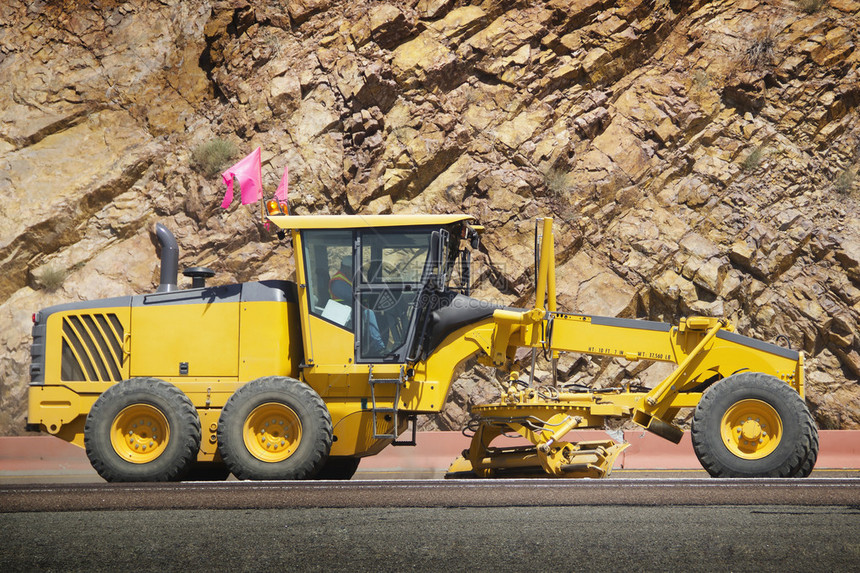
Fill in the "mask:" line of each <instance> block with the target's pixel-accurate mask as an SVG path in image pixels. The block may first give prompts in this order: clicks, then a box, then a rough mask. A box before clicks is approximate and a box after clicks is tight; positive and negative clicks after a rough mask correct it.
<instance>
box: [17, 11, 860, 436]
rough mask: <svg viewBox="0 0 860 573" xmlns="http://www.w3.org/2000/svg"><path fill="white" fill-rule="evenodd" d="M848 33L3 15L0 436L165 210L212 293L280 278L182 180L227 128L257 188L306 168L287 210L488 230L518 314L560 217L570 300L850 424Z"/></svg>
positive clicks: (490, 275) (808, 26) (437, 18)
mask: <svg viewBox="0 0 860 573" xmlns="http://www.w3.org/2000/svg"><path fill="white" fill-rule="evenodd" d="M810 11H811V12H812V13H807V12H810ZM858 44H860V3H858V2H856V1H854V0H831V1H830V2H829V3H825V4H824V5H823V6H821V7H820V9H818V10H811V9H807V11H803V10H801V7H800V5H795V4H794V3H793V2H782V3H769V2H753V1H751V0H740V1H731V0H730V1H713V2H711V1H706V0H694V1H692V2H686V1H679V2H656V3H654V2H645V1H644V0H630V1H626V0H625V1H621V2H606V1H603V0H574V1H570V0H564V1H562V0H546V1H534V2H525V1H515V0H485V1H483V2H474V3H466V2H462V1H459V0H404V1H391V2H388V3H380V2H369V1H365V0H357V1H355V2H332V1H329V0H299V1H297V0H281V1H278V2H268V3H251V2H246V1H243V0H229V1H215V2H211V1H204V0H187V1H182V2H180V1H178V0H164V1H161V2H155V1H151V0H135V1H130V2H124V3H120V2H97V3H87V4H80V3H77V2H71V1H68V2H23V1H18V0H9V1H7V2H4V3H3V6H2V7H0V78H3V81H2V82H0V198H2V201H0V221H2V225H0V271H2V272H0V433H5V434H9V433H19V432H20V431H21V430H22V428H23V417H24V412H25V404H26V384H27V381H28V363H29V344H30V338H29V332H30V315H31V313H32V312H33V311H35V310H37V309H38V308H41V307H44V306H47V305H50V304H55V303H60V302H68V301H76V300H87V299H93V298H99V297H105V296H115V295H120V294H128V293H135V292H147V291H151V290H153V289H154V287H155V284H156V283H157V276H156V273H157V266H158V263H157V257H156V255H155V252H154V243H155V241H154V237H153V234H152V227H153V223H154V222H155V221H156V220H160V221H163V222H164V223H165V224H167V225H168V226H169V227H170V228H172V229H173V230H174V232H175V233H176V236H177V239H178V241H179V245H180V252H181V258H182V260H181V261H180V264H181V265H183V266H198V265H199V266H208V267H211V268H213V269H215V270H216V271H217V273H218V274H217V276H216V278H215V280H216V281H217V282H218V283H228V282H234V281H243V280H249V279H259V278H275V277H283V276H289V274H290V272H291V264H292V263H291V253H290V251H289V248H287V247H283V246H281V245H280V244H279V243H277V242H276V241H275V239H274V237H273V236H271V235H270V234H269V233H268V232H266V231H265V230H264V229H263V227H262V225H261V224H260V223H259V222H258V219H259V217H258V215H257V211H256V209H254V208H252V207H236V206H234V207H233V208H231V209H229V210H227V211H222V210H221V209H220V207H219V203H220V198H221V194H222V193H223V189H222V188H221V186H220V185H219V181H218V177H217V176H215V177H210V178H206V177H204V176H203V175H201V174H200V173H198V171H197V170H195V169H194V168H192V167H191V165H192V162H191V154H192V152H193V151H194V150H195V149H197V148H198V147H199V146H200V145H201V144H204V143H207V142H210V141H212V140H214V139H216V138H220V139H223V140H227V141H229V142H231V143H232V144H233V145H234V147H235V148H236V149H237V150H238V154H240V155H244V154H245V153H248V152H250V151H251V150H253V149H254V148H256V147H257V146H261V147H262V148H263V150H264V155H263V159H264V185H265V186H266V187H267V190H268V191H269V192H273V191H274V188H275V186H276V185H277V181H278V179H279V177H280V173H281V170H282V169H283V166H284V165H289V168H290V174H291V181H290V205H291V209H292V211H293V212H294V213H299V214H306V213H407V212H460V211H465V212H468V213H471V214H474V215H475V216H476V217H478V219H479V220H481V221H482V222H483V223H484V224H485V225H486V233H485V237H484V242H483V246H482V251H481V254H480V256H479V257H478V260H477V261H476V267H477V268H476V271H475V272H474V273H473V276H474V277H475V279H476V281H477V284H476V296H479V297H483V298H491V299H493V300H496V301H498V302H501V303H504V304H514V305H528V304H530V302H531V301H530V297H532V296H533V294H532V293H533V285H532V282H533V280H532V277H533V274H534V268H533V267H534V265H533V247H532V245H533V229H534V222H533V220H534V218H535V217H540V216H544V215H552V216H554V217H555V219H556V231H555V233H556V234H555V236H556V244H557V252H558V261H559V265H560V268H559V272H558V277H559V285H558V291H559V293H560V296H559V300H560V305H561V307H562V308H564V309H566V310H569V311H573V312H586V313H594V314H608V315H613V316H624V317H642V318H650V319H656V320H667V321H676V320H677V319H678V318H679V317H681V316H685V315H689V314H704V315H715V316H716V315H719V316H726V317H728V318H730V319H731V320H733V321H734V322H735V323H736V324H737V325H738V327H739V330H740V331H741V332H742V333H744V334H748V335H752V336H756V337H759V338H763V339H766V340H774V339H776V338H777V337H778V336H780V335H783V336H785V337H787V338H788V340H789V341H790V343H791V345H792V346H793V347H794V348H800V349H802V350H804V351H805V352H806V353H807V372H808V380H807V393H808V400H809V403H810V405H811V407H812V410H813V413H814V415H815V417H816V419H817V421H818V423H819V425H820V426H821V427H824V428H858V427H860V387H858V380H860V339H858V335H857V333H858V321H860V227H858V223H857V220H858V219H857V214H858V204H857V198H858V195H860V178H858V175H857V173H858V167H860V111H858V105H860V77H858V72H860V49H858ZM236 158H238V157H236ZM217 167H218V166H217V165H216V168H217ZM225 167H226V165H225ZM524 361H525V362H526V363H527V362H528V357H524ZM661 368H663V367H661V366H655V367H651V368H644V365H642V364H639V363H625V362H624V361H617V360H599V359H594V360H593V359H587V358H583V357H566V358H565V359H564V360H563V361H562V363H561V376H562V378H563V379H572V380H576V381H586V380H593V382H592V383H594V384H598V385H603V386H606V385H616V384H618V383H620V382H623V381H630V380H631V379H638V380H639V382H641V383H643V384H646V385H651V384H653V383H654V381H655V380H659V379H660V378H662V377H663V376H665V375H666V373H665V372H664V370H661ZM542 370H545V365H543V364H540V365H539V372H541V371H542ZM544 374H545V373H544ZM492 378H493V374H492V372H487V371H484V370H481V371H479V372H477V373H473V374H471V375H467V376H465V377H462V378H460V380H459V381H458V382H457V384H456V385H455V389H456V395H455V396H454V397H453V399H452V400H451V406H450V408H449V409H448V410H446V412H445V413H444V414H443V415H442V416H440V417H438V418H436V419H434V420H432V421H429V422H426V423H427V425H428V427H440V428H452V427H453V428H458V427H460V426H462V424H463V422H464V420H465V419H466V418H467V417H468V404H469V403H470V400H471V399H473V398H474V399H477V400H480V399H485V398H487V397H490V396H492V393H493V391H494V386H493V383H492Z"/></svg>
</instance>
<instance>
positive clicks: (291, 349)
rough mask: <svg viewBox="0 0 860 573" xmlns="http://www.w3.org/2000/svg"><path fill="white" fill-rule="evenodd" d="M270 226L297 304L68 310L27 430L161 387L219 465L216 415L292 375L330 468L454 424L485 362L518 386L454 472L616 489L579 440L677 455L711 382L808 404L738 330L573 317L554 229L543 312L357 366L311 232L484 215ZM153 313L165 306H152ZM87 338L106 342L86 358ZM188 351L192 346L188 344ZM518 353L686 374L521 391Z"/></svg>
mask: <svg viewBox="0 0 860 573" xmlns="http://www.w3.org/2000/svg"><path fill="white" fill-rule="evenodd" d="M269 219H270V221H271V222H272V223H274V224H275V225H277V226H278V227H279V228H281V229H284V230H288V231H290V233H291V239H292V244H293V249H294V253H295V259H296V281H295V282H296V286H297V299H296V300H295V301H289V300H287V301H285V300H245V298H242V297H244V295H242V297H239V295H235V296H233V295H231V294H230V293H226V291H225V293H226V294H225V295H224V297H225V298H224V299H223V300H224V301H226V302H220V303H218V304H210V303H206V304H182V300H183V298H182V297H183V293H185V292H186V291H181V290H180V291H175V292H173V293H161V294H153V295H142V297H143V298H142V299H140V300H138V299H137V298H135V299H133V300H132V303H131V304H127V302H126V301H125V300H123V301H119V302H118V303H117V304H115V305H111V304H110V302H109V301H108V302H106V303H104V305H103V306H96V307H95V310H94V311H92V312H91V313H89V312H88V313H84V314H86V316H84V317H83V318H80V317H81V316H83V315H82V311H81V308H80V306H79V305H71V306H72V308H69V309H68V310H63V309H59V310H55V311H53V312H52V313H51V314H50V316H48V318H47V320H46V321H45V324H44V326H43V327H42V328H44V333H45V334H44V335H43V339H44V341H45V343H44V356H45V358H44V373H43V375H44V380H43V381H42V382H41V383H34V384H31V387H30V393H29V417H28V418H29V423H30V424H32V425H34V426H38V427H40V428H41V429H43V430H44V431H47V432H48V433H51V434H53V435H56V436H58V437H60V438H62V439H64V440H66V441H69V442H72V443H74V444H76V445H78V446H81V447H83V446H84V441H85V440H84V438H85V435H84V434H85V422H86V418H87V414H88V412H89V411H90V410H91V408H92V407H93V405H94V404H95V403H96V401H97V399H98V398H99V396H100V395H101V394H102V393H103V392H105V391H106V390H107V389H108V388H110V387H111V386H112V385H114V384H116V383H117V382H119V381H121V380H126V379H129V378H135V377H140V376H150V377H157V378H159V379H161V380H163V381H165V382H167V383H169V384H171V385H174V386H176V387H177V388H178V389H179V390H180V391H181V392H182V393H183V394H184V395H185V396H187V398H188V399H189V400H190V402H191V403H192V404H193V407H194V409H195V410H196V412H197V415H198V416H199V419H200V427H201V430H202V437H201V440H200V448H199V452H198V454H197V461H198V462H217V461H219V460H220V457H219V449H218V446H219V444H218V432H217V430H218V423H219V417H220V415H221V411H222V409H223V408H224V406H225V403H226V402H227V401H228V399H229V398H230V397H231V396H232V395H233V394H234V393H235V392H236V391H237V390H238V389H239V388H240V387H241V386H242V385H243V384H245V383H247V382H249V381H251V380H255V379H259V378H262V377H266V376H284V377H293V378H297V379H299V380H301V381H303V382H304V383H306V384H307V385H308V386H310V387H311V388H312V389H313V390H314V391H315V392H316V393H317V394H318V395H319V396H320V397H321V398H322V400H323V401H324V402H325V407H326V408H327V409H328V412H329V414H330V417H331V424H332V434H333V436H334V441H333V442H332V444H331V450H330V452H329V455H330V456H333V457H345V458H348V457H355V458H358V457H363V456H368V455H373V454H375V453H378V452H379V451H380V450H381V449H382V448H384V447H386V446H387V445H389V444H391V443H392V442H396V440H397V436H398V435H400V434H401V433H402V432H404V431H405V430H406V429H407V424H408V421H409V420H410V419H414V416H415V415H417V414H422V413H433V412H439V411H441V410H442V408H443V406H444V404H445V402H446V400H447V397H448V394H449V391H450V388H451V384H452V382H453V377H454V373H455V372H457V371H458V370H459V366H460V365H461V364H463V363H464V362H465V361H466V360H468V359H469V358H471V357H474V356H478V360H479V362H480V363H482V364H484V365H487V366H492V367H495V368H497V369H499V370H502V371H505V372H506V373H507V375H506V378H505V380H506V381H505V382H504V383H503V389H502V395H501V399H500V400H499V401H498V402H496V403H492V404H484V405H479V406H475V407H474V408H473V413H474V414H476V415H477V417H478V419H477V421H476V423H475V425H474V426H473V430H474V431H475V433H474V437H473V440H472V445H471V447H470V448H469V450H467V451H466V452H464V456H463V457H462V458H461V459H460V460H458V461H457V462H455V464H454V465H453V466H452V468H451V472H452V473H454V474H457V473H464V472H470V473H472V474H475V475H479V476H493V475H503V474H505V473H513V474H523V473H524V474H528V473H530V472H535V471H537V472H540V473H541V474H543V475H551V476H565V477H603V476H605V475H608V474H609V472H610V471H611V468H612V464H613V462H614V460H615V458H616V457H617V456H618V454H619V453H620V452H621V451H622V450H623V449H624V447H625V445H624V444H617V443H615V442H613V441H612V440H605V441H600V442H588V443H584V442H580V443H571V442H566V441H564V438H565V436H566V435H567V434H568V433H569V432H570V431H572V430H575V429H579V428H603V427H604V426H605V422H606V420H607V419H609V418H629V419H632V420H633V421H634V422H635V423H636V424H639V425H640V426H642V427H644V428H646V429H648V430H649V431H652V432H654V433H657V434H658V435H661V436H663V437H665V438H667V439H669V440H672V441H675V442H677V441H679V440H680V437H681V435H682V432H683V431H682V429H681V428H680V427H678V426H677V425H676V424H675V422H674V420H675V418H676V416H677V414H678V412H679V411H680V410H681V409H684V408H695V407H696V406H697V405H698V404H699V402H700V401H701V400H702V396H703V393H702V391H703V389H704V388H706V387H707V386H708V382H709V381H714V380H719V379H724V378H728V377H730V376H732V375H733V374H737V373H739V372H745V371H751V372H757V373H764V374H767V375H770V376H773V377H775V378H778V379H779V380H782V381H783V382H785V383H786V384H787V385H788V386H790V387H792V388H793V389H794V390H796V392H797V393H798V395H799V396H800V397H801V398H802V397H803V396H804V379H803V354H802V353H798V352H790V351H785V349H781V348H780V347H778V346H775V345H772V344H768V343H761V342H758V341H754V340H753V339H750V338H747V337H743V336H740V335H738V334H736V333H735V332H734V327H733V326H732V324H731V323H730V322H728V321H727V320H724V319H719V318H708V317H690V318H687V319H685V320H682V321H681V322H680V324H679V325H677V326H669V325H664V324H662V323H655V322H648V321H641V320H632V319H618V318H612V317H597V316H587V315H578V314H571V313H566V312H560V311H559V310H558V309H557V305H556V282H555V255H554V246H553V235H552V220H551V219H549V218H547V219H543V220H542V226H541V233H540V234H541V241H540V248H539V263H538V265H537V280H536V301H535V306H534V308H532V309H530V310H511V309H504V308H497V309H496V310H494V311H493V312H492V314H491V315H488V316H487V317H486V318H483V319H481V320H479V321H477V322H474V323H472V324H468V325H465V326H462V327H461V328H458V329H456V330H455V331H454V332H451V333H450V334H448V335H447V336H446V337H445V338H444V339H443V340H442V341H441V343H439V344H438V345H437V346H436V347H435V348H434V349H433V350H432V352H430V353H429V354H428V355H427V356H423V357H421V358H419V359H417V360H415V361H413V362H409V363H405V364H404V363H397V364H385V363H379V364H366V363H356V362H355V361H354V360H353V356H354V348H355V335H354V334H353V333H351V332H348V331H347V330H344V329H342V328H338V327H337V326H336V325H333V324H331V323H329V322H326V321H325V320H322V319H320V318H319V317H317V316H314V315H313V314H311V313H310V312H309V303H308V293H307V288H306V285H307V284H308V280H307V279H308V277H306V276H305V272H306V271H305V269H306V266H305V261H304V260H303V257H304V254H303V249H302V240H303V233H302V232H303V231H304V230H307V229H335V228H338V229H356V228H371V229H372V228H381V227H392V228H397V227H404V226H409V225H423V226H429V225H436V226H444V225H450V224H453V223H463V224H466V225H468V224H470V222H471V217H469V216H466V215H432V216H367V217H365V216H315V217H295V216H285V215H275V216H270V217H269ZM240 286H241V285H240ZM224 288H226V287H224ZM230 296H233V298H230ZM147 297H149V299H147ZM170 297H173V299H171V298H170ZM264 298H265V297H264ZM150 299H151V301H150V302H152V305H151V306H147V304H148V302H147V301H148V300H150ZM174 299H175V300H174ZM234 299H235V300H234ZM156 303H157V304H156ZM159 305H160V306H159ZM34 333H35V330H34ZM77 339H88V340H95V341H96V342H98V344H89V345H87V344H81V343H77V344H75V341H76V340H77ZM189 340H193V344H192V343H185V342H182V341H189ZM102 341H105V342H102ZM520 348H531V349H534V351H543V352H544V353H545V355H546V356H547V357H548V358H549V359H550V360H551V362H552V365H553V369H554V368H555V364H556V362H557V359H558V357H559V353H560V352H574V353H583V354H591V355H599V356H610V357H619V358H623V359H625V360H628V361H638V360H646V361H661V362H668V363H674V364H676V365H677V367H676V368H675V370H674V371H673V372H672V373H671V374H670V375H669V376H667V377H666V378H665V379H664V380H663V381H662V382H660V383H659V384H657V385H656V386H655V387H654V388H652V389H650V390H648V391H634V390H631V388H630V387H623V388H620V389H612V390H608V391H597V390H595V391H587V392H572V391H568V390H566V389H565V388H564V387H563V386H558V385H557V384H556V383H555V380H553V381H551V382H548V383H545V384H543V385H537V384H536V383H535V382H534V381H533V380H531V376H530V377H529V383H528V384H525V383H523V382H521V381H520V377H521V376H520V373H519V372H517V371H515V370H514V366H513V364H514V358H515V355H516V351H517V349H520ZM36 352H37V351H36V350H35V349H34V357H35V356H36ZM64 353H66V355H69V354H70V353H71V355H73V356H75V358H76V360H78V361H79V362H80V363H92V364H106V365H108V366H110V365H114V366H115V371H114V372H109V371H108V370H109V369H107V368H105V370H104V372H101V373H99V372H97V371H95V370H94V372H93V373H91V374H86V377H87V379H86V381H64V379H65V378H68V375H67V374H64V373H63V372H61V370H62V367H63V366H62V364H61V363H62V357H63V356H64ZM177 364H179V365H182V364H184V365H186V366H185V371H180V372H177V366H176V365H177ZM181 368H182V367H181V366H180V370H181ZM288 417H289V416H288ZM744 422H745V420H741V421H740V422H738V424H741V425H742V424H743V423H744ZM755 431H759V432H760V433H761V431H760V429H759V430H756V429H755V428H752V427H750V428H747V427H744V429H743V432H746V433H744V434H743V435H747V434H750V435H752V433H754V432H755ZM511 432H514V433H516V434H518V435H519V436H521V437H523V438H525V439H526V440H528V442H530V443H531V444H532V445H531V446H527V447H514V448H499V447H493V446H492V445H491V442H492V441H493V439H495V438H496V437H498V436H500V435H502V434H507V433H511ZM739 432H740V430H739ZM743 432H742V433H743ZM772 445H773V444H771V446H772ZM765 446H767V444H765ZM765 446H763V448H764V447H765ZM771 449H772V448H771ZM764 451H765V450H764V449H762V450H761V451H760V452H759V454H756V450H755V448H754V447H753V449H752V453H751V454H750V455H751V456H752V457H753V458H755V457H756V456H757V455H761V456H763V455H766V454H764ZM813 462H814V460H813Z"/></svg>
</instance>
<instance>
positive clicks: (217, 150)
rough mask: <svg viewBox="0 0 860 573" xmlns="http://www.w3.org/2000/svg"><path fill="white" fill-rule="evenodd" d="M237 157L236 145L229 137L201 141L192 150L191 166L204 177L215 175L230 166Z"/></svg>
mask: <svg viewBox="0 0 860 573" xmlns="http://www.w3.org/2000/svg"><path fill="white" fill-rule="evenodd" d="M234 157H236V146H235V145H233V142H231V141H229V140H227V139H221V138H216V139H213V140H211V141H207V142H206V143H201V144H200V145H198V146H197V147H195V148H194V151H192V152H191V166H192V167H193V168H194V169H196V170H197V172H198V173H200V174H201V175H203V176H204V177H215V176H216V175H218V174H219V173H220V172H221V171H222V170H223V169H224V168H226V167H229V165H228V164H229V162H230V160H231V159H233V158H234Z"/></svg>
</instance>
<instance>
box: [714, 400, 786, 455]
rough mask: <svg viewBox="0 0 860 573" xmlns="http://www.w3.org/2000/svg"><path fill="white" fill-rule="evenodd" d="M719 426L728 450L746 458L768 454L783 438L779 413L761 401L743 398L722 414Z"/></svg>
mask: <svg viewBox="0 0 860 573" xmlns="http://www.w3.org/2000/svg"><path fill="white" fill-rule="evenodd" d="M720 429H721V433H722V438H723V443H724V444H725V445H726V447H727V448H728V450H729V451H730V452H731V453H732V454H734V455H736V456H737V457H739V458H743V459H746V460H758V459H761V458H763V457H765V456H767V455H768V454H770V453H771V452H773V451H774V450H775V449H776V447H777V446H778V445H779V441H780V440H781V439H782V420H781V419H780V417H779V414H778V413H777V412H776V410H775V409H774V408H773V406H771V405H770V404H768V403H767V402H762V401H761V400H753V399H748V400H741V401H740V402H737V403H736V404H734V405H733V406H732V407H731V408H729V409H728V410H726V413H725V414H724V415H723V419H722V422H721V424H720Z"/></svg>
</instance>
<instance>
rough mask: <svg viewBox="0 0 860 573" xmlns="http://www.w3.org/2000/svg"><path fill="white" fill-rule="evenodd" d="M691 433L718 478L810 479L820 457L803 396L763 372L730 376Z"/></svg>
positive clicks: (709, 398) (709, 396) (705, 399)
mask: <svg viewBox="0 0 860 573" xmlns="http://www.w3.org/2000/svg"><path fill="white" fill-rule="evenodd" d="M691 434H692V435H691V437H692V441H693V449H694V450H695V452H696V456H697V457H698V458H699V462H701V464H702V467H703V468H705V470H707V472H708V473H709V474H711V475H712V476H714V477H794V476H799V477H805V476H807V475H809V473H810V472H811V471H812V467H813V466H814V465H815V459H816V457H817V453H818V448H817V446H818V430H817V429H816V427H815V423H814V422H813V420H812V416H811V415H810V414H809V410H808V409H807V407H806V404H805V403H804V402H803V400H802V399H801V398H800V395H798V393H797V392H795V391H794V389H793V388H792V387H791V386H789V385H788V384H786V383H785V382H783V381H781V380H779V379H778V378H776V377H774V376H770V375H767V374H762V373H758V372H742V373H740V374H735V375H733V376H729V377H728V378H726V379H725V380H722V381H720V382H718V383H717V384H715V385H714V386H712V387H711V388H710V389H709V390H708V391H707V392H705V395H704V396H702V399H701V401H700V402H699V404H698V406H697V407H696V411H695V413H694V414H693V425H692V432H691Z"/></svg>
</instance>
